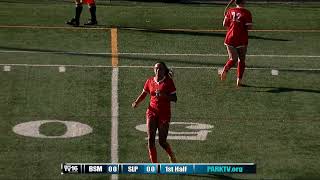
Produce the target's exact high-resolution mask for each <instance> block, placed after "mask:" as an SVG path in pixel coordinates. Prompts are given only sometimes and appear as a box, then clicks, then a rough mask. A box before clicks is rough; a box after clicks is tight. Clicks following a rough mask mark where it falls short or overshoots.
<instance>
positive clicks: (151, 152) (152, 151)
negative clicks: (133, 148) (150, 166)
mask: <svg viewBox="0 0 320 180" xmlns="http://www.w3.org/2000/svg"><path fill="white" fill-rule="evenodd" d="M149 158H150V161H151V162H152V163H158V160H157V149H156V147H152V148H149Z"/></svg>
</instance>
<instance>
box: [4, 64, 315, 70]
mask: <svg viewBox="0 0 320 180" xmlns="http://www.w3.org/2000/svg"><path fill="white" fill-rule="evenodd" d="M0 66H22V67H60V66H65V67H74V68H112V67H114V66H111V65H110V66H105V65H77V64H0ZM221 67H222V65H221V66H171V67H170V68H172V69H219V68H221ZM117 68H151V69H152V66H117ZM232 69H236V68H232ZM246 69H248V70H272V69H277V70H282V71H320V68H276V67H268V68H267V67H256V68H255V67H246ZM117 71H118V70H117Z"/></svg>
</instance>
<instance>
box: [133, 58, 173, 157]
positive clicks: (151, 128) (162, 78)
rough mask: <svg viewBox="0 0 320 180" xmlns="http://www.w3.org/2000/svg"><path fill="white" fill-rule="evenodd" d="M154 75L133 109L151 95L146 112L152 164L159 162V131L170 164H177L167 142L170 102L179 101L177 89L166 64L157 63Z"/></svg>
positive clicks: (146, 83)
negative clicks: (156, 139) (157, 141)
mask: <svg viewBox="0 0 320 180" xmlns="http://www.w3.org/2000/svg"><path fill="white" fill-rule="evenodd" d="M154 74H155V76H154V77H150V78H149V79H147V81H146V82H145V85H144V88H143V91H142V92H141V94H140V95H139V96H138V98H137V99H136V100H135V101H134V102H133V103H132V107H133V108H136V107H137V106H138V105H139V104H140V103H141V102H142V101H143V100H144V99H145V98H146V96H147V95H148V94H150V104H149V107H148V109H147V112H146V120H147V129H148V130H147V131H148V150H149V158H150V161H151V162H152V163H157V162H158V160H157V150H156V146H155V138H156V132H157V130H158V132H159V144H160V146H161V147H162V148H163V149H164V150H165V151H166V152H167V154H168V156H169V160H170V162H173V163H175V162H177V160H176V157H175V155H174V153H173V151H172V149H171V147H170V145H169V144H168V142H167V136H168V131H169V122H170V118H171V108H170V102H171V101H173V102H176V101H177V96H176V88H175V85H174V82H173V80H172V79H171V74H170V71H169V69H168V67H167V66H166V64H165V63H163V62H159V63H156V64H155V65H154Z"/></svg>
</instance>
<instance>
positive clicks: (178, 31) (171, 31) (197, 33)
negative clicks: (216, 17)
mask: <svg viewBox="0 0 320 180" xmlns="http://www.w3.org/2000/svg"><path fill="white" fill-rule="evenodd" d="M115 27H116V26H115ZM116 28H118V29H123V30H131V31H142V32H151V33H165V34H185V35H193V36H214V37H223V38H224V37H225V32H224V31H223V30H221V31H222V32H210V30H208V31H201V30H191V29H190V30H189V29H153V28H138V27H124V26H123V27H122V26H117V27H116ZM249 39H259V40H266V41H290V40H288V39H280V38H269V37H260V36H253V35H249Z"/></svg>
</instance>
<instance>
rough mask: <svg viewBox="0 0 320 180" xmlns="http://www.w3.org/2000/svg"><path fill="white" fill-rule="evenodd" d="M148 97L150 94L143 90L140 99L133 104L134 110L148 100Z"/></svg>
mask: <svg viewBox="0 0 320 180" xmlns="http://www.w3.org/2000/svg"><path fill="white" fill-rule="evenodd" d="M147 95H148V93H147V92H146V91H145V90H143V91H142V92H141V94H140V95H139V96H138V98H137V99H136V100H135V101H133V103H132V104H131V106H132V108H136V107H137V106H138V105H139V104H140V103H141V102H142V101H143V100H144V99H145V98H146V96H147Z"/></svg>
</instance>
